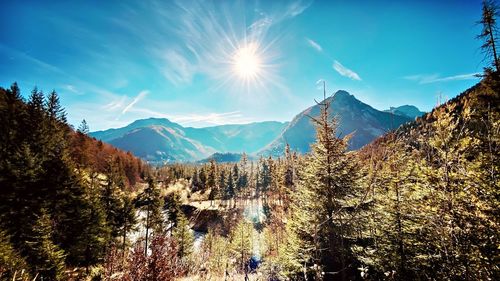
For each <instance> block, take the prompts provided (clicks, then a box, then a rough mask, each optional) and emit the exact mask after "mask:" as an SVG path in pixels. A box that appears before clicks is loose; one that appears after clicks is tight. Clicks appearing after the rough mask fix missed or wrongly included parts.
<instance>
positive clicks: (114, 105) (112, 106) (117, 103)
mask: <svg viewBox="0 0 500 281" xmlns="http://www.w3.org/2000/svg"><path fill="white" fill-rule="evenodd" d="M126 99H127V97H126V96H121V97H119V98H117V99H115V100H113V101H111V102H110V103H108V104H105V105H104V106H103V107H102V109H104V110H105V111H114V110H117V109H120V108H122V107H124V106H125V101H126Z"/></svg>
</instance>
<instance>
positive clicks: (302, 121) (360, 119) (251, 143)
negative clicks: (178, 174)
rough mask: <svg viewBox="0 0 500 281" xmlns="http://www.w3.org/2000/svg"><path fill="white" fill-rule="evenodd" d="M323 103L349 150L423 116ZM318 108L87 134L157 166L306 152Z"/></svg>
mask: <svg viewBox="0 0 500 281" xmlns="http://www.w3.org/2000/svg"><path fill="white" fill-rule="evenodd" d="M326 101H327V102H330V103H331V106H330V111H329V114H330V115H331V116H332V117H333V116H335V118H336V119H337V121H338V135H339V136H340V137H342V136H345V135H347V134H350V133H353V136H352V138H351V140H350V143H349V149H351V150H355V149H359V148H361V147H362V146H364V145H366V144H368V143H370V142H371V141H372V140H374V139H375V138H377V137H379V136H381V135H383V134H384V133H386V132H388V131H390V130H393V129H396V128H398V127H399V126H400V125H401V124H404V123H406V122H410V121H412V120H414V119H415V117H418V116H420V115H422V114H423V112H421V111H419V110H418V108H416V107H414V106H410V105H405V106H401V107H391V108H390V109H389V110H387V111H380V110H377V109H375V108H373V107H371V106H369V105H367V104H365V103H363V102H361V101H359V100H357V99H356V98H355V97H354V96H353V95H351V94H349V93H348V92H346V91H342V90H340V91H337V92H336V93H334V94H333V95H332V96H330V97H328V98H327V99H326ZM319 112H320V106H319V105H318V104H316V105H313V106H311V107H309V108H307V109H305V110H304V111H302V112H301V113H299V114H297V115H296V116H295V117H294V118H293V119H292V121H291V122H277V121H266V122H255V123H250V124H237V125H236V124H235V125H219V126H213V127H205V128H193V127H183V126H182V125H180V124H177V123H174V122H171V121H169V120H168V119H165V118H149V119H141V120H136V121H134V122H133V123H131V124H129V125H127V126H125V127H122V128H117V129H108V130H104V131H97V132H92V133H90V135H91V136H93V137H95V138H97V139H100V140H102V141H104V142H107V143H110V144H112V145H114V146H116V147H118V148H120V149H123V150H127V151H131V152H132V153H133V154H135V155H136V156H138V157H141V158H143V159H145V160H147V161H149V162H151V163H157V164H160V163H165V162H194V161H199V160H201V159H207V158H210V157H211V156H212V155H214V156H217V155H221V154H224V153H226V154H228V153H229V154H239V153H242V152H245V153H247V154H249V155H254V156H257V155H263V156H268V155H271V156H280V155H282V153H283V150H284V147H285V145H286V144H287V143H288V144H289V145H290V148H291V149H292V150H294V151H297V152H299V153H306V152H308V151H309V146H310V144H311V143H312V142H314V140H315V129H314V125H313V124H312V123H311V120H310V117H311V116H317V115H318V114H319ZM216 153H218V154H216ZM213 158H220V157H213Z"/></svg>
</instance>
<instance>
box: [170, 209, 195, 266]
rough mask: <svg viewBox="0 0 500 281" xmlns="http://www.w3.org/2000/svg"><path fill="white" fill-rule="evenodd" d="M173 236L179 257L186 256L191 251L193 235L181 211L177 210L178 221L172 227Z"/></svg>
mask: <svg viewBox="0 0 500 281" xmlns="http://www.w3.org/2000/svg"><path fill="white" fill-rule="evenodd" d="M173 236H174V238H175V239H176V241H177V244H178V247H179V249H178V254H179V257H180V258H181V259H182V258H186V257H189V256H190V255H191V253H192V252H193V243H194V236H193V233H192V232H191V228H190V227H189V221H188V220H187V218H186V216H185V215H184V213H183V212H179V216H178V222H177V225H176V226H175V228H174V232H173Z"/></svg>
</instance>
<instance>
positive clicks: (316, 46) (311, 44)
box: [306, 38, 323, 52]
mask: <svg viewBox="0 0 500 281" xmlns="http://www.w3.org/2000/svg"><path fill="white" fill-rule="evenodd" d="M306 42H307V44H309V46H311V47H312V48H313V49H315V50H316V51H318V52H322V51H323V48H322V47H321V45H320V44H318V43H317V42H316V41H314V40H312V39H309V38H306Z"/></svg>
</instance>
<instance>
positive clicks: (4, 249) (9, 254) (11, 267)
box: [0, 230, 30, 280]
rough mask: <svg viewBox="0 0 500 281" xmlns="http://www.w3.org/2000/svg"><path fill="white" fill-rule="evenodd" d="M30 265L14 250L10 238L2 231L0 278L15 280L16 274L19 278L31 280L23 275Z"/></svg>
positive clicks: (0, 235) (0, 234)
mask: <svg viewBox="0 0 500 281" xmlns="http://www.w3.org/2000/svg"><path fill="white" fill-rule="evenodd" d="M27 269H28V265H27V263H26V261H25V260H24V258H23V257H21V255H20V254H19V252H18V251H17V250H16V249H15V248H14V246H13V245H12V243H11V242H10V237H9V235H7V233H6V232H5V231H3V230H0V277H2V278H5V279H6V280H7V279H8V280H15V279H14V274H15V275H16V276H18V277H19V278H23V279H30V276H29V275H28V276H26V275H27V274H26V275H25V274H23V273H21V272H22V271H23V270H27Z"/></svg>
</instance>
